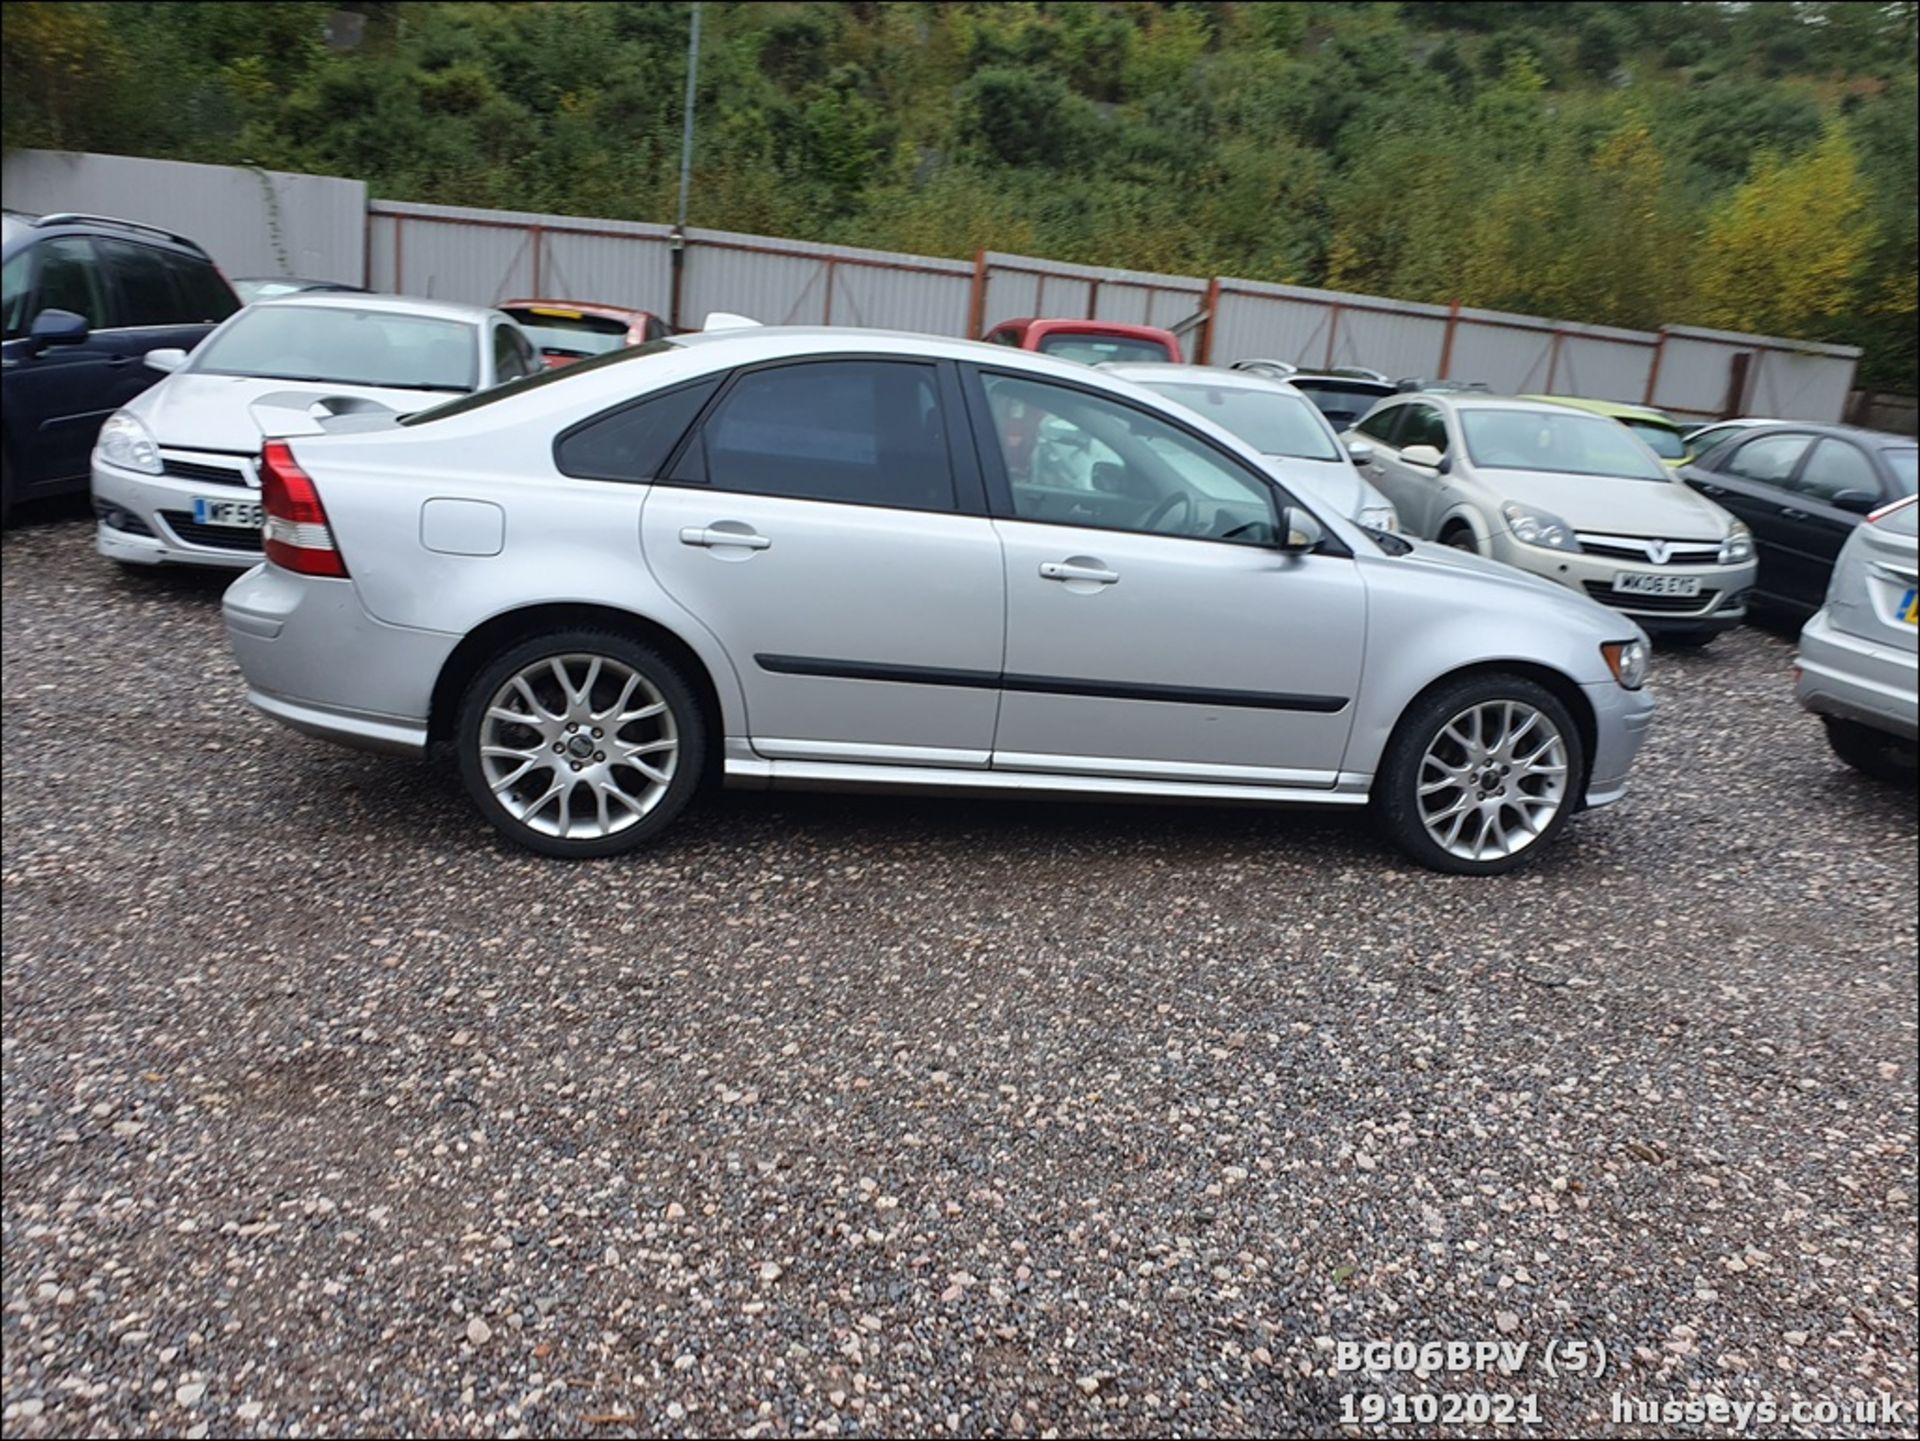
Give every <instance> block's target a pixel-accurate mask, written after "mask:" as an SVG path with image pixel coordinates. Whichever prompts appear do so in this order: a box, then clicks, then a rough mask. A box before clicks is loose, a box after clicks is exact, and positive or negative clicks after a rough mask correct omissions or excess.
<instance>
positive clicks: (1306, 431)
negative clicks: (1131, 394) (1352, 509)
mask: <svg viewBox="0 0 1920 1441" xmlns="http://www.w3.org/2000/svg"><path fill="white" fill-rule="evenodd" d="M1147 388H1148V389H1149V390H1152V391H1154V392H1156V393H1158V394H1160V395H1164V396H1166V398H1167V399H1168V400H1175V401H1178V402H1179V403H1180V404H1182V405H1184V406H1186V408H1187V409H1188V410H1191V411H1193V412H1194V413H1195V414H1197V415H1204V416H1205V417H1206V418H1207V419H1208V420H1211V421H1212V422H1213V423H1214V424H1215V425H1217V426H1220V427H1221V428H1222V429H1224V430H1230V431H1232V432H1233V433H1234V434H1235V435H1237V436H1239V437H1240V438H1241V439H1242V440H1244V441H1245V442H1246V443H1247V444H1248V445H1250V446H1252V447H1253V448H1254V449H1255V450H1257V451H1259V452H1261V453H1262V454H1263V455H1286V456H1292V457H1294V458H1295V459H1297V460H1338V459H1340V452H1339V450H1338V448H1336V447H1335V445H1334V443H1333V437H1332V436H1331V435H1330V434H1328V432H1327V423H1326V421H1325V420H1324V419H1322V418H1321V415H1320V412H1319V411H1317V410H1315V409H1314V408H1313V406H1312V405H1311V404H1310V403H1309V402H1308V401H1307V400H1306V399H1305V398H1303V397H1301V396H1298V395H1288V394H1285V393H1283V392H1280V391H1273V390H1248V389H1245V388H1236V387H1229V386H1222V385H1187V384H1184V383H1183V384H1177V385H1163V384H1160V383H1159V382H1152V383H1150V384H1149V385H1148V387H1147Z"/></svg>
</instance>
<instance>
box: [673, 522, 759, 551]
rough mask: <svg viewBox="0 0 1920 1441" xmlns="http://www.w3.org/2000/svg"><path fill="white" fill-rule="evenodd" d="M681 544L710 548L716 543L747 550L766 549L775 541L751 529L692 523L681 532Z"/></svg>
mask: <svg viewBox="0 0 1920 1441" xmlns="http://www.w3.org/2000/svg"><path fill="white" fill-rule="evenodd" d="M680 544H682V545H700V546H707V547H709V548H711V547H713V546H716V545H737V546H741V547H743V548H744V549H746V550H765V549H766V548H767V547H768V546H770V545H772V544H773V542H772V541H771V540H769V539H768V538H767V537H766V536H764V535H755V534H754V533H753V532H752V531H750V530H722V529H720V527H718V526H713V525H690V526H688V527H687V528H686V529H685V530H683V531H681V532H680Z"/></svg>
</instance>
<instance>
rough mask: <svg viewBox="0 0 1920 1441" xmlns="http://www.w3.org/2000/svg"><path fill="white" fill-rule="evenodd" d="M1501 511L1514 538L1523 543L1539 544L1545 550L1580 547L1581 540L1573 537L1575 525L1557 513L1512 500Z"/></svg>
mask: <svg viewBox="0 0 1920 1441" xmlns="http://www.w3.org/2000/svg"><path fill="white" fill-rule="evenodd" d="M1500 513H1501V514H1502V515H1504V516H1505V517H1506V518H1507V525H1508V527H1509V528H1510V529H1511V530H1512V531H1513V538H1514V539H1515V540H1517V541H1519V542H1520V543H1521V544H1522V545H1537V546H1540V547H1541V548H1542V549H1544V550H1574V551H1577V550H1579V549H1580V542H1579V541H1577V540H1575V539H1574V538H1573V527H1572V526H1570V525H1568V524H1567V523H1566V522H1565V521H1564V520H1562V519H1560V517H1559V516H1557V515H1553V514H1551V513H1549V512H1547V511H1544V510H1535V509H1534V508H1533V507H1532V506H1530V505H1521V504H1520V503H1519V502H1518V501H1512V500H1510V501H1508V502H1507V503H1506V504H1505V505H1503V506H1501V507H1500Z"/></svg>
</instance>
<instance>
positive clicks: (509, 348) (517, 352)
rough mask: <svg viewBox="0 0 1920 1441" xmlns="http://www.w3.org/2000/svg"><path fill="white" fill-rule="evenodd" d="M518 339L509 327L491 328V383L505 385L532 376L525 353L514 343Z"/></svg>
mask: <svg viewBox="0 0 1920 1441" xmlns="http://www.w3.org/2000/svg"><path fill="white" fill-rule="evenodd" d="M519 338H520V337H519V336H517V335H515V334H514V333H513V330H512V328H511V327H509V326H505V325H496V326H494V327H493V383H494V384H495V385H502V384H505V383H506V382H507V381H509V380H519V379H521V378H522V377H524V376H528V375H531V374H533V367H532V365H530V364H529V363H528V356H527V353H526V351H525V350H524V349H523V348H522V347H521V346H519V345H516V344H515V343H514V342H515V341H517V340H518V339H519Z"/></svg>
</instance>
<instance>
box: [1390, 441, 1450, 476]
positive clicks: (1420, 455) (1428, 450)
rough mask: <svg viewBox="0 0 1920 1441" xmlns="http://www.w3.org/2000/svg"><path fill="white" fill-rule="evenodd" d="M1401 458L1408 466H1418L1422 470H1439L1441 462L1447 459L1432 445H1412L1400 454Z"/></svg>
mask: <svg viewBox="0 0 1920 1441" xmlns="http://www.w3.org/2000/svg"><path fill="white" fill-rule="evenodd" d="M1400 458H1401V459H1402V460H1404V461H1405V462H1406V463H1407V464H1408V465H1417V466H1419V467H1420V468H1421V469H1422V470H1438V469H1440V462H1441V461H1443V460H1445V459H1446V457H1445V456H1444V455H1442V454H1441V453H1440V452H1439V451H1438V450H1435V449H1434V448H1433V447H1432V446H1431V445H1410V446H1408V447H1407V448H1406V449H1405V450H1403V451H1401V452H1400Z"/></svg>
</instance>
